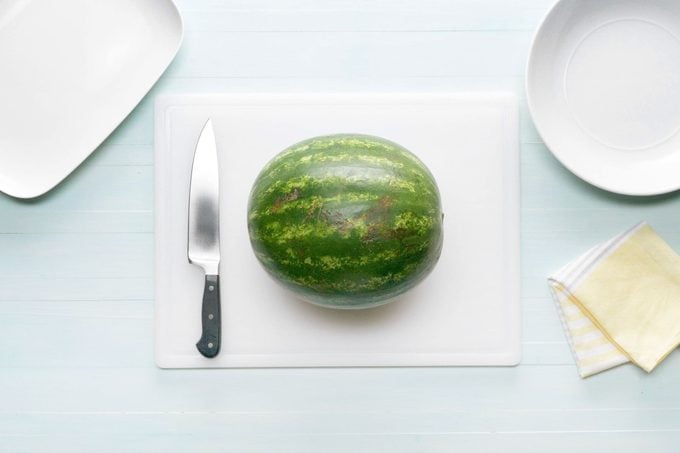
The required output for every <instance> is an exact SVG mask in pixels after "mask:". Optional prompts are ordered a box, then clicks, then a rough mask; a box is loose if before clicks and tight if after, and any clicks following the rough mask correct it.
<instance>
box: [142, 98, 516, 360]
mask: <svg viewBox="0 0 680 453" xmlns="http://www.w3.org/2000/svg"><path fill="white" fill-rule="evenodd" d="M209 117H212V118H213V122H214V125H215V129H216V135H217V143H218V146H219V148H220V155H219V158H220V164H219V165H220V175H221V176H220V178H221V208H220V209H221V214H220V215H221V219H222V220H221V237H222V264H221V275H222V282H221V283H222V288H221V289H222V321H223V326H222V332H223V333H222V349H221V352H220V355H219V356H218V357H217V358H215V359H206V358H204V357H202V356H201V355H200V354H199V353H198V351H197V350H196V347H195V343H196V341H197V340H198V338H199V336H200V325H201V320H200V312H201V308H200V302H201V297H202V290H203V286H202V285H203V277H202V273H201V270H200V269H199V268H197V267H195V266H192V265H190V264H189V263H188V262H187V254H186V238H187V202H188V195H189V192H188V190H189V178H190V173H191V163H192V158H193V151H194V148H195V145H196V140H197V139H198V135H199V133H200V131H201V127H202V126H203V124H204V123H205V121H206V120H207V119H208V118H209ZM517 123H518V119H517V102H516V100H515V98H514V97H513V96H512V95H506V94H486V95H485V94H479V95H455V94H382V95H361V94H353V95H345V94H343V95H340V94H336V95H322V94H319V95H314V94H307V95H294V94H289V95H267V94H262V95H226V94H225V95H194V96H170V97H160V98H159V99H158V101H157V105H156V167H155V171H156V213H155V214H156V309H155V323H156V345H155V348H156V362H157V364H158V365H159V366H160V367H163V368H189V367H191V368H193V367H197V368H198V367H200V368H202V367H206V368H207V367H283V366H309V367H312V366H443V365H514V364H516V363H518V361H519V357H520V325H519V324H520V308H519V163H518V160H519V157H518V132H517V131H518V124H517ZM331 133H362V134H371V135H378V136H381V137H384V138H387V139H389V140H393V141H395V142H397V143H399V144H401V145H403V146H405V147H406V148H407V149H409V150H411V151H412V152H414V153H415V154H416V155H418V156H419V157H420V158H421V159H422V160H423V161H424V162H425V164H426V165H428V167H429V168H430V169H431V170H432V172H433V174H434V175H435V177H436V179H437V182H438V184H439V187H440V191H441V195H442V203H443V207H444V212H445V219H444V223H445V227H444V228H445V230H444V231H445V238H444V249H443V252H442V256H441V259H440V262H439V264H438V265H437V267H436V268H435V270H434V272H433V273H432V274H431V275H430V276H429V277H428V278H427V279H426V280H425V281H424V282H423V283H422V284H421V285H419V286H418V287H417V288H415V289H414V290H412V291H410V292H408V293H407V294H405V295H403V296H401V297H400V298H399V299H398V300H396V301H395V302H392V303H391V304H388V305H385V306H383V307H379V308H376V309H371V310H364V311H361V310H360V311H336V310H331V309H326V308H320V307H316V306H313V305H310V304H307V303H305V302H302V301H299V300H296V299H295V298H294V297H293V296H291V295H290V294H288V293H287V292H285V291H284V290H282V289H281V288H279V287H278V286H277V284H276V283H275V282H274V281H272V280H271V279H270V278H269V277H268V276H267V274H266V273H265V271H264V270H263V269H261V268H260V265H259V264H258V262H257V260H256V258H255V257H254V255H253V253H252V251H251V249H250V242H249V239H248V231H247V227H246V210H247V201H248V193H249V191H250V188H251V185H252V183H253V181H254V180H255V178H256V176H257V174H258V173H259V171H260V169H261V168H262V167H263V166H264V165H265V163H266V162H267V161H268V160H269V159H271V158H272V157H273V156H274V155H275V154H277V153H278V152H280V151H282V150H283V149H284V148H286V147H288V146H289V145H292V144H294V143H296V142H298V141H301V140H303V139H306V138H309V137H313V136H317V135H323V134H331Z"/></svg>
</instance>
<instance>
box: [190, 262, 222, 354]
mask: <svg viewBox="0 0 680 453" xmlns="http://www.w3.org/2000/svg"><path fill="white" fill-rule="evenodd" d="M201 320H202V324H203V334H202V335H201V339H200V340H198V343H196V348H198V351H199V352H200V353H201V354H203V355H204V356H205V357H208V358H210V359H212V358H213V357H215V356H216V355H217V354H218V353H219V352H220V330H221V324H222V321H221V317H220V276H219V275H206V276H205V287H204V288H203V307H202V309H201Z"/></svg>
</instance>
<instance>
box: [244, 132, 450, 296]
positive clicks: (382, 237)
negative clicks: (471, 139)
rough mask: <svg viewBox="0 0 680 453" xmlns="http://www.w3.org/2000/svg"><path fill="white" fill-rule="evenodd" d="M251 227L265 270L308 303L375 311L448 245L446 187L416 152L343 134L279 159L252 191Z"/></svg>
mask: <svg viewBox="0 0 680 453" xmlns="http://www.w3.org/2000/svg"><path fill="white" fill-rule="evenodd" d="M248 230H249V235H250V241H251V245H252V247H253V250H254V252H255V256H256V257H257V259H258V260H259V261H260V263H261V264H262V265H263V267H264V268H265V270H266V271H267V272H268V273H269V274H270V275H271V276H272V277H274V278H275V279H276V280H277V281H279V282H280V283H282V284H283V285H284V286H285V287H287V288H288V289H290V290H292V291H293V292H295V293H296V294H297V295H299V296H300V297H302V298H303V299H305V300H307V301H308V302H311V303H314V304H317V305H322V306H324V307H331V308H348V309H351V308H370V307H375V306H378V305H382V304H384V303H387V302H389V301H390V300H391V299H392V298H394V297H396V296H397V295H399V294H402V293H404V292H405V291H407V290H409V289H410V288H412V287H414V286H415V285H417V284H418V283H419V282H420V281H422V280H423V279H424V278H425V277H426V276H427V275H428V274H429V273H430V272H431V270H432V269H433V268H434V266H435V265H436V263H437V261H438V259H439V255H440V253H441V249H442V244H443V215H442V212H441V200H440V195H439V189H438V188H437V184H436V182H435V180H434V177H433V176H432V174H431V173H430V171H429V170H428V169H427V167H426V166H425V165H424V164H423V163H422V162H421V161H420V160H419V159H418V158H417V157H416V156H415V155H414V154H412V153H411V152H409V151H408V150H406V149H404V148H403V147H401V146H400V145H398V144H396V143H393V142H391V141H388V140H385V139H383V138H379V137H374V136H368V135H356V134H338V135H331V136H323V137H315V138H312V139H309V140H305V141H303V142H300V143H297V144H295V145H293V146H291V147H289V148H288V149H286V150H285V151H283V152H282V153H280V154H279V155H277V156H275V157H274V158H273V159H272V160H271V161H270V162H269V163H268V164H267V165H266V166H265V167H264V168H263V169H262V171H261V172H260V174H259V176H258V177H257V179H256V181H255V183H254V184H253V188H252V190H251V193H250V198H249V203H248Z"/></svg>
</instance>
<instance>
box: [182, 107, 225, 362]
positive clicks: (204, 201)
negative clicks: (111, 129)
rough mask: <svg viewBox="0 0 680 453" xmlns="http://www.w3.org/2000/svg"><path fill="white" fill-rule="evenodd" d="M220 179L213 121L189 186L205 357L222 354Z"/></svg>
mask: <svg viewBox="0 0 680 453" xmlns="http://www.w3.org/2000/svg"><path fill="white" fill-rule="evenodd" d="M219 193H220V178H219V171H218V159H217V144H216V142H215V131H214V129H213V124H212V120H210V119H209V120H208V121H207V122H206V123H205V126H203V130H202V131H201V135H200V136H199V139H198V142H197V144H196V150H195V152H194V161H193V164H192V167H191V183H190V187H189V230H188V231H189V234H188V238H187V255H188V258H189V262H190V263H191V264H194V265H196V266H199V267H201V268H203V270H204V272H205V282H204V287H203V302H202V308H201V323H202V334H201V338H200V339H199V340H198V343H196V348H197V349H198V351H199V352H200V353H201V354H203V355H204V356H205V357H208V358H213V357H215V356H217V354H218V353H219V352H220V339H221V335H220V333H221V332H220V331H221V316H220V275H219V267H220V206H219V198H220V196H219Z"/></svg>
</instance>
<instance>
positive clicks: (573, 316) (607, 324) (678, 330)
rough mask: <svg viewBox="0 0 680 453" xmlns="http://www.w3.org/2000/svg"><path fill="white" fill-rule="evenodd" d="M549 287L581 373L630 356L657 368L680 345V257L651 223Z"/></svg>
mask: <svg viewBox="0 0 680 453" xmlns="http://www.w3.org/2000/svg"><path fill="white" fill-rule="evenodd" d="M548 285H549V287H550V290H551V292H552V294H553V299H554V300H555V304H556V306H557V310H558V313H559V315H560V319H561V321H562V325H563V327H564V330H565V333H566V336H567V340H568V341H569V345H570V346H571V349H572V353H573V354H574V358H575V359H576V364H577V366H578V369H579V373H580V375H581V377H588V376H592V375H593V374H596V373H599V372H601V371H604V370H607V369H609V368H613V367H615V366H618V365H621V364H623V363H626V362H628V361H632V362H633V363H635V364H636V365H638V366H639V367H641V368H642V369H644V370H645V371H647V372H650V371H652V370H653V369H654V368H655V367H656V366H657V365H658V364H659V363H660V362H661V361H662V360H663V359H664V358H666V356H667V355H668V354H670V352H671V351H672V350H673V349H675V348H676V347H677V346H678V344H680V256H678V255H677V254H676V253H675V252H674V251H673V249H671V248H670V247H669V246H668V244H666V242H664V240H663V239H661V238H660V237H659V235H658V234H656V232H655V231H654V230H653V229H652V228H651V227H650V226H649V225H648V224H647V223H646V222H642V223H640V224H638V225H636V226H635V227H633V228H631V229H630V230H628V231H626V232H625V233H622V234H620V235H618V236H616V237H614V238H612V239H611V240H609V241H607V242H605V243H604V244H601V245H598V246H596V247H594V248H593V249H591V250H589V251H588V252H587V253H586V254H584V255H583V256H581V257H580V258H578V259H576V260H575V261H573V262H571V263H569V264H568V265H567V266H565V267H564V268H562V269H561V270H560V271H558V272H557V273H556V274H554V275H552V276H551V277H549V278H548Z"/></svg>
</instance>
